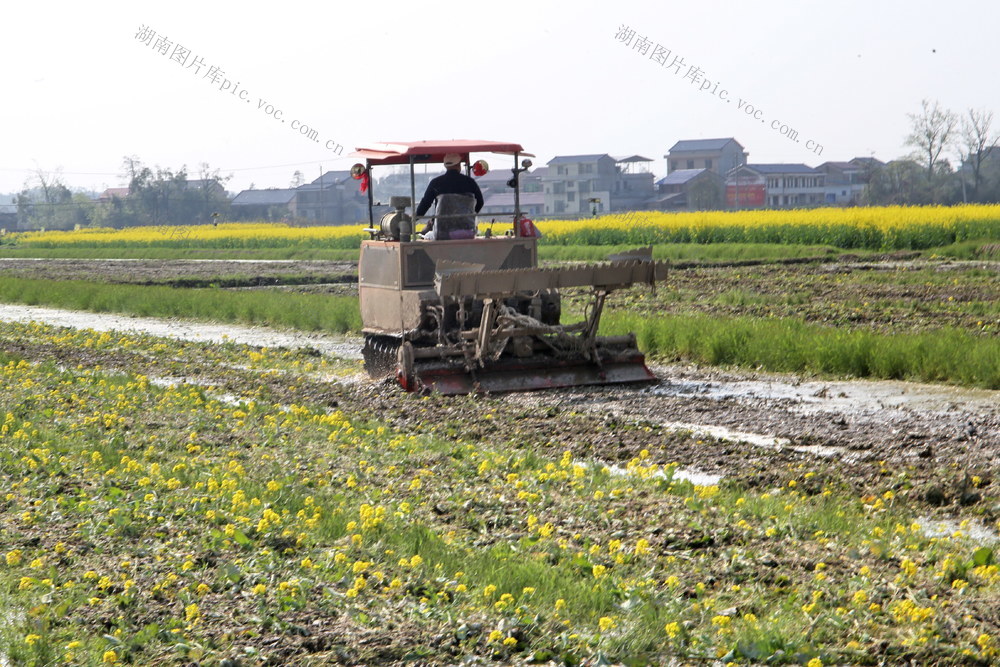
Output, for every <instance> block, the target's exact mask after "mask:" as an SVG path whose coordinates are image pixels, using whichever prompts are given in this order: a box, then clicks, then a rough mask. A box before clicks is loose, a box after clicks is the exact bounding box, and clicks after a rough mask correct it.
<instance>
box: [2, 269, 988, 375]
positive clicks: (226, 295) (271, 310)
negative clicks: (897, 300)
mask: <svg viewBox="0 0 1000 667" xmlns="http://www.w3.org/2000/svg"><path fill="white" fill-rule="evenodd" d="M0 301H4V302H7V303H24V304H28V305H46V306H53V307H58V308H69V309H73V310H87V311H93V312H114V313H123V314H129V315H138V316H152V317H187V318H194V319H205V320H212V321H220V322H239V323H245V324H261V325H270V326H286V327H291V328H294V329H300V330H306V331H329V332H335V333H345V332H348V331H358V330H359V329H360V328H361V318H360V313H359V309H358V303H357V300H356V299H355V298H353V297H336V296H325V295H317V294H295V293H290V292H283V291H271V290H260V291H227V290H221V289H175V288H170V287H146V286H136V285H106V284H102V283H96V282H89V281H53V280H30V279H23V278H9V279H5V280H4V281H2V282H0ZM601 331H602V334H607V335H615V334H622V333H627V332H629V331H634V332H636V335H637V337H638V339H639V345H640V347H641V348H642V349H643V350H645V351H646V352H648V353H650V354H653V355H655V356H661V357H667V358H674V359H685V360H692V361H697V362H699V363H705V364H712V365H723V366H725V365H732V366H742V367H748V368H762V369H765V370H770V371H777V372H813V373H826V374H830V375H837V376H847V377H870V378H881V379H900V380H916V381H924V382H940V383H946V384H955V385H960V386H968V387H984V388H988V389H1000V340H998V339H996V338H988V337H981V336H976V335H973V334H971V333H968V332H965V331H961V330H957V329H948V328H946V329H938V330H933V331H927V332H922V333H907V334H883V333H877V332H871V331H863V330H845V329H834V328H829V327H823V326H820V325H814V324H808V323H805V322H803V321H801V320H796V319H792V318H782V319H767V320H765V319H757V318H749V317H738V318H727V317H713V316H707V315H680V316H670V317H641V316H637V315H618V314H609V315H607V316H606V317H605V318H604V320H603V325H602V327H601Z"/></svg>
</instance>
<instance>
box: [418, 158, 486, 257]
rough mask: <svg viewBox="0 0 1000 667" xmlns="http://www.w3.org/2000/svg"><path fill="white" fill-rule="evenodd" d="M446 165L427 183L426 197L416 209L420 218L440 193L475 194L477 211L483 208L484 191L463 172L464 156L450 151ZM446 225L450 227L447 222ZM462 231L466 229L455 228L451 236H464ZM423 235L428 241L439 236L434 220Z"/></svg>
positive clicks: (445, 161)
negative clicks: (438, 174)
mask: <svg viewBox="0 0 1000 667" xmlns="http://www.w3.org/2000/svg"><path fill="white" fill-rule="evenodd" d="M444 167H445V172H444V173H443V174H441V175H440V176H438V177H436V178H434V179H432V180H431V182H430V183H428V184H427V190H426V192H424V197H423V199H421V200H420V204H419V205H418V206H417V210H416V211H415V213H416V215H417V217H418V218H419V217H420V216H422V215H424V214H425V213H427V210H428V209H429V208H430V207H431V204H433V203H434V200H435V199H436V198H437V196H438V195H451V194H454V195H473V196H474V197H475V198H476V213H479V211H480V209H482V208H483V192H482V190H480V189H479V184H478V183H476V181H474V180H473V179H472V178H471V177H469V176H466V175H465V174H463V173H462V171H461V169H462V156H461V155H459V154H458V153H448V154H447V155H445V156H444ZM473 224H475V223H473ZM444 226H445V227H448V225H447V224H445V225H444ZM462 231H465V230H455V231H453V232H451V234H450V235H449V237H450V238H462V236H459V234H460V233H461V232H462ZM422 236H423V238H424V239H426V240H428V241H433V240H435V239H436V238H437V236H438V235H437V230H436V229H435V227H434V221H433V220H431V221H430V222H429V223H427V228H426V229H425V230H424V233H423V235H422ZM472 236H475V229H473V230H472Z"/></svg>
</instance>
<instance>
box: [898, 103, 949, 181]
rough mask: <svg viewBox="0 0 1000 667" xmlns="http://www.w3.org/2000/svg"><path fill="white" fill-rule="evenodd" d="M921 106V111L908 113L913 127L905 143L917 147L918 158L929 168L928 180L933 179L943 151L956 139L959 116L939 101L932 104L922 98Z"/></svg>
mask: <svg viewBox="0 0 1000 667" xmlns="http://www.w3.org/2000/svg"><path fill="white" fill-rule="evenodd" d="M920 106H921V111H920V113H911V114H906V115H907V116H909V118H910V122H911V123H913V127H912V129H911V131H910V134H909V135H907V137H906V141H905V143H906V145H907V146H913V147H914V148H915V149H916V152H917V160H918V161H919V162H920V163H921V164H922V165H923V166H924V168H925V169H927V180H928V181H933V180H934V168H935V167H936V166H937V164H938V161H939V160H940V158H941V153H942V151H944V149H945V148H946V147H948V146H949V145H951V143H952V142H953V141H954V132H955V127H956V125H957V124H958V117H957V116H956V115H955V112H953V111H949V110H948V109H942V108H941V107H940V105H939V104H938V103H937V101H935V102H934V104H933V105H932V104H931V103H930V102H929V101H928V100H922V101H921V103H920Z"/></svg>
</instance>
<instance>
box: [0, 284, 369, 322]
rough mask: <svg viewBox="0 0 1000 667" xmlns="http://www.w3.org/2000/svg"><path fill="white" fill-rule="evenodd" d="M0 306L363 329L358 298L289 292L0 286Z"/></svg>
mask: <svg viewBox="0 0 1000 667" xmlns="http://www.w3.org/2000/svg"><path fill="white" fill-rule="evenodd" d="M0 301H4V302H7V303H23V304H27V305H44V306H53V307H57V308H68V309H72V310H86V311H92V312H99V313H104V312H109V313H122V314H126V315H138V316H144V317H189V318H195V319H204V320H211V321H218V322H239V323H243V324H261V325H269V326H284V327H291V328H293V329H301V330H305V331H330V332H335V333H345V332H347V331H357V330H358V329H360V328H361V318H360V314H359V310H358V304H357V299H355V298H352V297H342V296H326V295H321V294H295V293H291V292H284V291H275V290H260V291H228V290H222V289H175V288H172V287H147V286H139V285H108V284H104V283H98V282H90V281H84V280H66V281H61V280H31V279H26V278H5V279H4V280H3V281H0Z"/></svg>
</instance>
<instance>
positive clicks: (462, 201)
mask: <svg viewBox="0 0 1000 667" xmlns="http://www.w3.org/2000/svg"><path fill="white" fill-rule="evenodd" d="M436 215H437V216H438V217H437V218H436V219H435V220H434V229H435V230H437V234H436V235H435V236H436V239H437V240H438V241H448V240H457V239H471V238H475V236H476V198H475V197H473V196H472V195H467V194H447V195H438V196H437V209H436ZM441 216H447V217H443V218H442V217H441ZM451 216H460V217H451Z"/></svg>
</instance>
